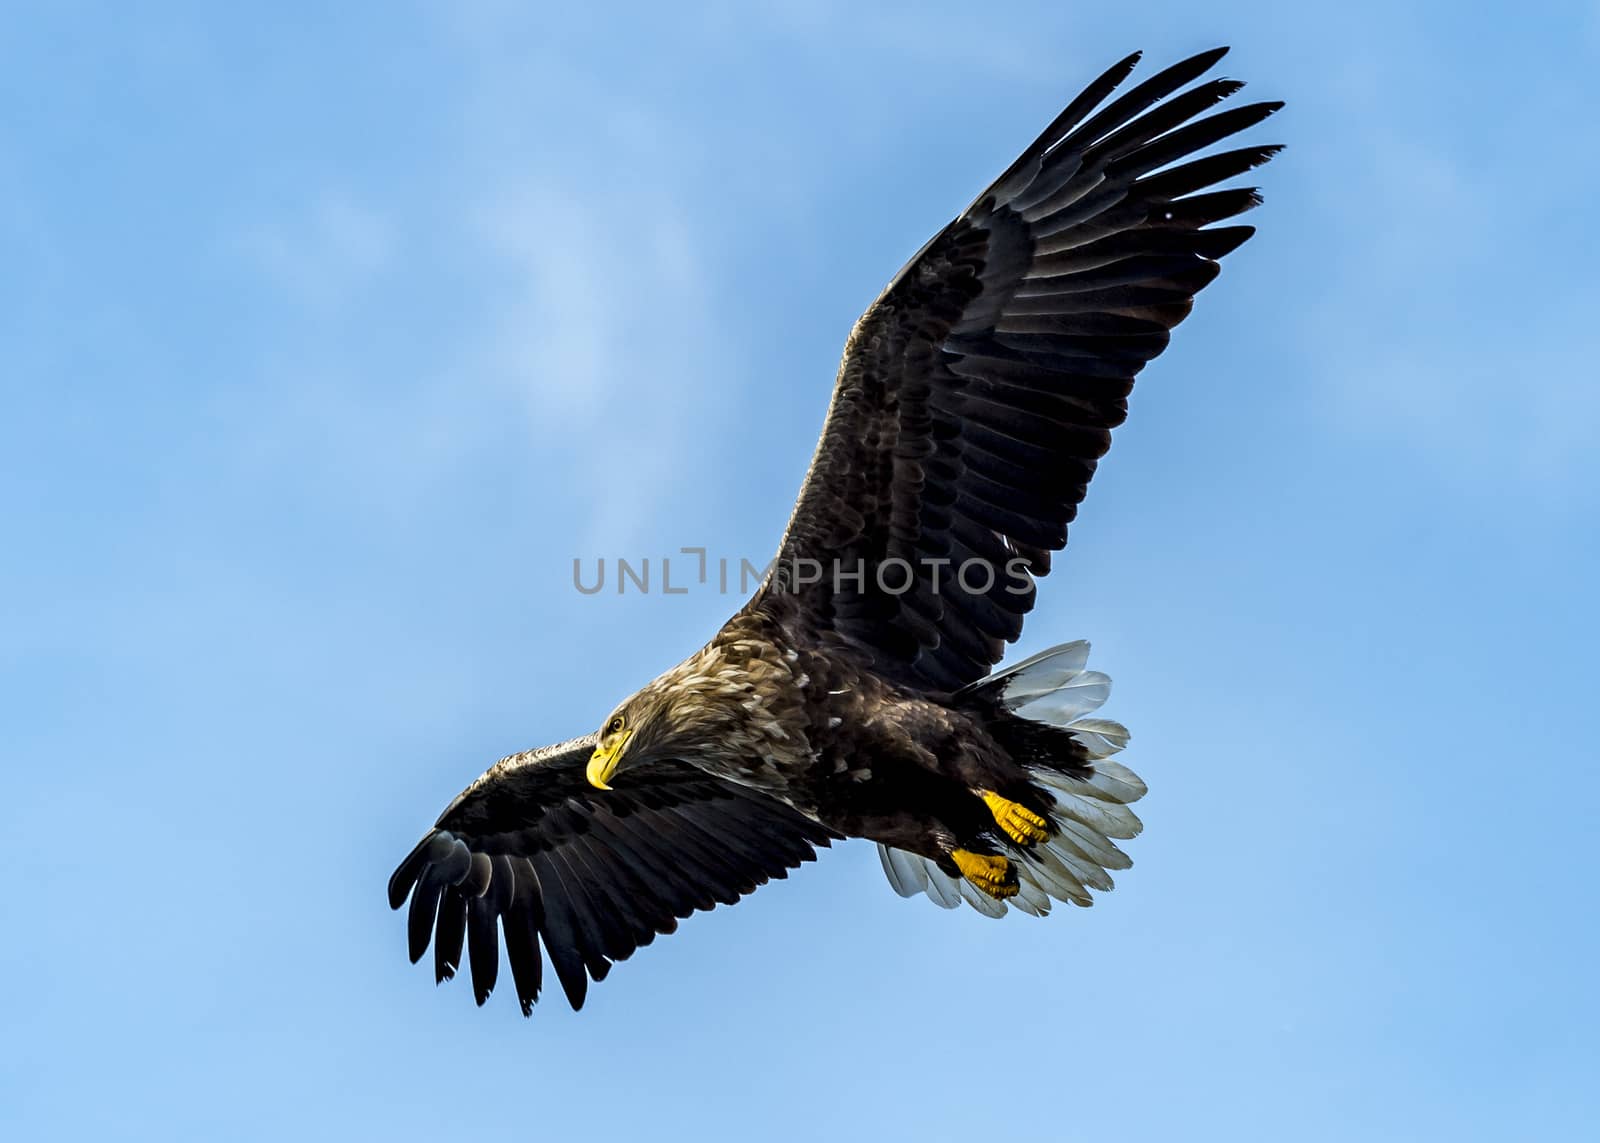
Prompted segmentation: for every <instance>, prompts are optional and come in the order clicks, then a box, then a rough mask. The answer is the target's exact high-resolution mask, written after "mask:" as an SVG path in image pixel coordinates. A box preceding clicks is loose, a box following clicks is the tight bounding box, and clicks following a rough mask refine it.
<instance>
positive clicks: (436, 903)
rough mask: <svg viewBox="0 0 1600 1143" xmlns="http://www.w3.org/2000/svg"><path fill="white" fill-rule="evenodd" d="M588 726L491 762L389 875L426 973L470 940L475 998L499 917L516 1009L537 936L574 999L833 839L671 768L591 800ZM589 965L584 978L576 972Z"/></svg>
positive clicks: (494, 959)
mask: <svg viewBox="0 0 1600 1143" xmlns="http://www.w3.org/2000/svg"><path fill="white" fill-rule="evenodd" d="M594 745H595V739H594V737H593V736H590V737H587V738H579V739H574V740H573V741H571V742H564V743H562V744H560V745H558V746H548V747H545V748H544V749H542V750H534V751H530V752H528V753H526V754H517V755H513V756H512V757H510V758H506V759H504V760H502V761H500V762H498V763H496V764H495V765H494V766H493V767H492V768H491V769H490V770H489V771H488V773H486V774H484V775H483V777H481V778H479V779H478V780H477V781H476V782H474V783H473V784H472V785H471V786H470V787H468V788H467V790H466V791H464V792H463V793H462V794H461V796H460V797H458V798H457V799H456V800H455V801H454V802H452V803H451V804H450V807H449V808H448V809H447V810H445V812H444V813H443V814H442V815H441V816H440V818H439V821H438V824H437V825H436V826H435V827H434V828H433V829H432V830H431V831H429V833H428V835H427V836H426V837H424V838H423V839H422V841H421V842H420V843H418V845H417V847H416V848H415V849H413V850H412V851H411V854H410V856H408V857H407V858H406V859H405V860H404V861H402V862H401V863H400V867H399V868H398V869H396V870H395V872H394V876H393V877H391V878H390V879H389V904H390V905H391V906H392V907H394V908H396V909H398V908H400V907H401V906H402V905H404V904H405V901H406V897H407V895H408V894H409V895H410V897H411V913H410V918H409V926H408V927H409V931H410V944H411V959H412V961H413V962H415V961H417V960H420V959H421V957H422V954H423V953H424V952H426V951H427V948H428V943H429V941H430V939H431V940H433V941H434V973H435V976H436V978H437V979H438V980H441V981H443V980H447V979H449V978H450V977H452V976H454V975H455V972H456V969H457V968H458V967H460V963H461V950H462V944H463V941H465V944H466V948H467V954H468V959H469V961H470V963H471V965H472V987H473V992H474V993H475V994H476V996H477V1000H478V1003H479V1004H482V1003H483V1002H484V1000H485V999H487V997H488V995H489V992H490V990H491V989H492V988H493V987H494V985H495V980H496V979H497V976H498V973H499V961H500V958H499V938H498V936H497V934H496V925H497V924H498V925H499V926H500V927H501V928H502V929H503V930H504V934H505V944H506V954H507V957H508V959H509V960H510V962H511V974H512V979H513V982H514V984H515V986H516V990H517V997H518V999H519V1000H521V1002H522V1011H523V1014H524V1015H526V1014H529V1013H531V1012H532V1010H533V1005H534V1002H535V1001H536V1000H537V999H538V997H539V990H540V984H541V977H542V975H543V968H542V961H541V959H540V955H539V943H540V941H543V943H544V949H545V952H547V953H548V954H549V956H550V962H551V964H552V965H553V966H554V967H555V972H556V978H557V979H558V980H559V981H560V982H561V987H562V990H563V991H564V992H565V993H566V996H567V1000H568V1002H569V1003H570V1004H571V1005H572V1007H573V1008H575V1009H576V1008H579V1007H581V1006H582V1005H583V999H584V995H585V993H586V991H587V989H588V978H589V977H593V978H594V979H595V980H596V981H599V980H603V979H605V976H606V973H608V972H609V971H610V969H611V964H612V962H613V961H619V960H623V959H625V958H627V957H628V956H630V955H632V953H633V950H634V949H636V948H638V947H639V946H641V945H647V944H649V943H650V942H651V941H652V940H654V939H655V936H656V934H657V933H670V932H672V931H673V930H674V929H675V928H677V926H678V919H679V918H680V917H687V916H688V915H689V914H690V913H692V912H694V911H695V910H696V909H711V908H713V907H715V906H716V905H717V904H718V903H722V904H727V905H731V904H734V903H735V902H737V901H738V900H739V898H740V897H742V896H743V895H744V894H746V893H750V892H753V891H754V890H755V889H756V887H757V886H759V885H763V884H765V883H766V882H767V880H768V879H769V878H773V877H786V876H788V871H789V870H790V869H793V868H795V867H796V866H798V865H800V863H801V862H804V861H810V860H812V859H813V858H814V857H815V856H816V850H815V848H814V847H816V846H819V845H827V844H828V843H829V840H830V839H831V838H832V837H833V836H834V835H833V834H832V833H831V832H830V831H829V830H827V829H826V828H824V827H822V826H819V825H817V824H816V823H815V822H813V821H811V820H809V819H808V818H805V817H802V816H801V815H799V814H798V813H796V812H794V811H793V810H791V809H789V808H788V807H787V806H785V805H783V804H781V803H779V802H776V801H773V800H772V799H771V798H768V797H765V796H764V795H762V794H759V793H756V792H754V791H752V790H747V789H743V788H741V787H739V786H735V785H732V784H731V783H727V782H722V781H719V780H717V779H716V778H711V777H708V776H707V775H705V774H703V773H701V772H700V771H697V770H695V769H694V768H692V767H690V766H684V765H677V764H670V765H664V766H659V767H649V768H644V769H641V770H639V771H636V772H632V773H630V774H629V775H628V783H627V785H626V786H619V787H618V788H617V789H615V790H612V791H609V792H607V793H604V794H601V793H600V792H599V791H598V790H596V789H595V788H594V787H592V786H590V785H589V783H588V782H587V781H586V780H585V778H584V765H585V763H586V762H587V760H588V758H589V754H590V752H591V751H592V750H593V749H594ZM585 973H587V976H586V975H585Z"/></svg>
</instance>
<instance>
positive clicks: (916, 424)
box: [750, 48, 1281, 689]
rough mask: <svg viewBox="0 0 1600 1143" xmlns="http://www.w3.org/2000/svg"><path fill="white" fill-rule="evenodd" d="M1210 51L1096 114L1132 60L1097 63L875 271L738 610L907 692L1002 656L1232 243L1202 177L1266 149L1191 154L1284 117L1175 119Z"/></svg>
mask: <svg viewBox="0 0 1600 1143" xmlns="http://www.w3.org/2000/svg"><path fill="white" fill-rule="evenodd" d="M1226 50H1227V49H1226V48H1220V49H1217V50H1215V51H1211V52H1206V53H1204V54H1202V55H1198V56H1195V57H1194V58H1192V59H1189V60H1186V61H1184V62H1183V63H1180V64H1177V65H1175V66H1173V67H1170V68H1168V69H1167V70H1166V71H1163V72H1161V73H1159V74H1157V75H1155V76H1153V77H1152V78H1150V79H1148V80H1146V81H1145V82H1143V83H1141V84H1139V85H1137V86H1135V87H1133V88H1131V89H1130V90H1128V91H1127V92H1126V93H1125V94H1123V95H1121V96H1120V97H1118V98H1116V99H1114V100H1112V101H1111V102H1110V103H1108V104H1107V105H1106V106H1105V107H1104V108H1102V109H1101V110H1099V111H1095V110H1094V109H1095V108H1096V107H1097V106H1098V105H1099V104H1100V103H1101V102H1102V101H1103V100H1104V99H1106V98H1107V97H1108V96H1109V95H1110V94H1111V92H1112V91H1113V89H1115V88H1116V87H1117V86H1118V85H1119V84H1120V83H1121V82H1122V81H1123V80H1124V79H1125V78H1127V76H1128V74H1129V73H1130V72H1131V71H1132V70H1133V67H1134V65H1135V63H1137V61H1138V58H1139V57H1138V56H1137V55H1133V56H1130V57H1128V58H1127V59H1125V60H1123V61H1122V62H1121V63H1119V64H1117V65H1116V66H1115V67H1113V68H1111V69H1110V70H1109V71H1107V72H1106V73H1105V74H1104V75H1102V76H1101V77H1100V78H1099V79H1097V80H1095V81H1094V83H1092V84H1090V85H1089V87H1088V88H1087V89H1085V91H1084V92H1083V93H1082V94H1081V95H1079V96H1078V97H1077V98H1076V99H1074V100H1073V101H1072V104H1071V105H1070V106H1069V107H1068V108H1067V109H1066V110H1065V111H1063V112H1062V113H1061V114H1060V115H1059V116H1058V117H1057V118H1056V120H1055V122H1053V123H1051V124H1050V126H1049V127H1048V128H1047V129H1046V130H1045V132H1044V134H1042V135H1041V136H1039V138H1038V140H1037V141H1035V142H1034V144H1033V145H1032V146H1031V147H1029V148H1028V149H1027V150H1026V151H1024V152H1023V154H1022V156H1021V157H1020V158H1018V159H1017V161H1016V162H1015V163H1013V164H1012V165H1011V167H1010V169H1009V170H1007V171H1006V172H1005V173H1004V174H1003V175H1001V176H1000V178H999V179H998V180H996V182H995V183H994V185H993V186H991V187H989V189H988V190H986V191H984V192H983V194H982V195H980V196H979V197H978V199H977V201H976V202H974V203H973V204H972V206H970V207H969V208H967V210H966V211H965V212H964V213H962V215H961V216H960V217H959V218H957V219H956V220H955V221H954V222H952V223H951V224H950V225H949V226H947V227H945V229H944V230H943V231H941V232H940V233H939V234H938V235H937V236H935V237H934V239H933V240H932V241H930V242H929V243H928V245H927V246H925V247H924V248H923V249H922V250H921V251H920V252H919V253H918V254H917V256H916V257H915V258H913V259H912V260H911V261H910V262H909V263H907V265H906V266H905V268H903V269H902V270H901V271H900V273H899V274H898V275H896V277H895V279H894V281H892V282H891V283H890V284H889V286H888V288H887V289H885V290H884V292H883V294H882V295H881V296H880V297H879V298H878V300H877V301H876V302H874V303H873V305H872V307H871V308H870V309H868V310H867V312H866V313H865V314H864V315H863V316H862V317H861V320H860V321H859V322H857V323H856V327H855V329H854V330H853V331H852V332H851V335H850V339H849V342H848V344H847V345H846V347H845V354H844V360H843V363H842V365H841V366H840V370H839V378H838V382H837V384H836V386H835V388H834V394H833V402H832V405H831V407H830V408H829V412H828V419H827V423H826V425H825V427H824V429H823V433H822V440H821V442H820V443H819V444H818V446H817V451H816V455H815V457H814V458H813V460H812V464H811V470H810V472H809V473H808V474H807V476H806V481H805V485H804V486H803V488H802V489H801V493H800V498H799V501H798V503H797V504H796V506H795V511H794V516H793V517H792V518H791V520H790V522H789V528H788V531H787V533H786V534H785V536H784V541H783V544H782V546H781V548H780V550H779V554H778V558H777V561H776V563H775V564H774V567H773V571H772V572H771V573H770V574H769V576H768V579H767V581H766V583H765V584H764V585H763V587H762V590H761V591H760V592H758V593H757V595H756V597H755V599H753V600H752V601H751V604H750V606H752V607H756V606H760V605H761V604H762V602H763V601H764V600H767V599H770V598H771V596H772V595H774V594H780V593H781V594H792V595H794V596H796V597H797V598H798V601H799V604H800V607H801V608H802V612H803V614H804V616H805V622H807V623H809V624H810V625H811V626H812V627H813V629H815V630H816V631H818V632H819V633H820V632H831V633H832V634H833V635H834V636H835V637H837V638H839V639H842V640H843V641H845V642H847V643H853V644H854V645H856V646H857V647H859V648H860V649H862V650H863V651H864V652H866V653H867V654H869V655H871V657H872V659H873V661H874V664H875V666H876V668H877V669H878V670H880V671H882V672H884V673H885V674H889V675H891V676H894V677H897V678H899V679H901V680H902V681H904V682H907V683H911V684H914V685H921V686H924V687H933V688H937V689H954V688H956V687H959V686H961V685H964V684H966V683H969V682H972V681H973V680H974V679H977V678H980V677H982V676H983V675H984V674H986V673H987V672H988V670H989V668H990V667H991V666H992V665H993V664H994V663H997V662H998V661H999V660H1000V657H1001V655H1002V653H1003V652H1004V647H1005V643H1006V642H1008V641H1010V640H1013V639H1015V638H1016V637H1017V636H1018V634H1020V632H1021V630H1022V619H1023V616H1024V615H1025V614H1026V613H1027V612H1028V611H1029V610H1030V609H1031V608H1032V606H1033V600H1034V585H1033V577H1036V576H1040V575H1043V574H1045V573H1046V572H1048V571H1049V568H1050V553H1051V552H1052V551H1057V550H1059V549H1061V548H1062V547H1064V546H1065V545H1066V542H1067V524H1068V522H1069V521H1071V520H1072V519H1073V517H1074V515H1075V514H1076V511H1077V506H1078V504H1079V502H1080V501H1081V500H1082V499H1083V497H1084V493H1085V492H1086V490H1087V488H1088V484H1089V480H1090V478H1091V477H1092V476H1093V475H1094V470H1095V465H1096V463H1097V462H1098V461H1099V459H1100V457H1101V456H1103V455H1104V454H1105V452H1106V450H1107V449H1108V448H1109V447H1110V444H1111V430H1112V429H1113V428H1114V427H1116V426H1117V425H1119V424H1121V423H1122V421H1123V419H1124V418H1125V417H1126V415H1127V409H1128V406H1127V398H1128V393H1129V391H1130V390H1131V389H1132V387H1133V379H1134V376H1135V374H1137V373H1138V372H1139V370H1140V369H1142V368H1143V367H1144V365H1145V363H1146V362H1147V361H1149V360H1150V359H1151V358H1153V357H1155V356H1156V355H1157V354H1159V353H1160V352H1161V351H1162V350H1163V349H1165V348H1166V345H1167V339H1168V332H1169V331H1170V330H1171V329H1172V327H1173V326H1175V325H1177V324H1178V323H1179V322H1180V321H1182V320H1183V319H1184V317H1186V316H1187V315H1188V313H1189V309H1190V307H1191V306H1192V304H1193V302H1194V296H1195V294H1196V293H1197V292H1198V291H1199V290H1200V289H1201V288H1203V287H1204V286H1205V285H1206V284H1207V283H1208V282H1210V281H1211V280H1212V279H1213V278H1215V277H1216V275H1217V272H1218V268H1219V267H1218V264H1217V259H1219V258H1221V257H1222V256H1223V255H1225V254H1227V253H1229V252H1230V251H1232V250H1234V249H1236V248H1237V247H1238V246H1239V245H1240V244H1241V243H1242V242H1244V241H1245V239H1247V238H1248V237H1250V235H1251V234H1252V233H1253V228H1252V227H1248V226H1213V225H1211V224H1213V223H1216V222H1219V221H1221V220H1223V219H1228V218H1232V217H1233V216H1235V215H1237V214H1239V213H1241V212H1242V211H1245V210H1248V209H1250V208H1251V207H1253V206H1255V205H1256V204H1257V203H1258V202H1259V201H1260V198H1259V196H1258V195H1257V193H1256V191H1255V190H1254V189H1253V188H1240V189H1229V190H1208V189H1207V188H1210V187H1213V186H1214V185H1215V184H1217V183H1219V182H1222V181H1224V180H1227V179H1230V178H1232V177H1234V176H1236V175H1239V174H1242V173H1243V172H1245V171H1248V170H1250V169H1251V168H1253V167H1255V166H1258V165H1259V164H1261V163H1263V162H1265V161H1266V160H1267V159H1268V158H1270V157H1271V156H1272V155H1273V154H1274V153H1275V152H1276V151H1277V150H1278V149H1279V148H1277V147H1272V146H1252V147H1245V148H1242V149H1238V150H1229V151H1226V152H1223V153H1220V154H1213V155H1210V156H1208V157H1204V158H1194V157H1193V156H1194V155H1195V153H1196V152H1198V151H1201V150H1203V149H1204V148H1207V147H1209V146H1211V145H1212V144H1215V143H1217V142H1219V141H1221V140H1223V139H1226V138H1228V137H1229V136H1231V135H1233V134H1234V133H1235V132H1238V131H1241V130H1243V129H1245V128H1247V127H1250V126H1252V125H1254V124H1256V123H1259V122H1260V121H1261V120H1262V119H1265V118H1266V117H1267V116H1268V115H1270V114H1271V113H1272V112H1273V111H1275V110H1277V108H1278V107H1280V106H1281V104H1278V103H1255V104H1250V105H1248V106H1243V107H1237V108H1234V109H1232V110H1226V111H1221V112H1218V113H1216V114H1214V115H1210V116H1207V117H1204V118H1196V117H1197V116H1199V115H1200V114H1201V113H1202V112H1204V111H1205V110H1206V109H1208V108H1210V107H1211V106H1212V105H1214V104H1216V103H1217V102H1219V101H1221V100H1223V99H1225V98H1227V97H1228V96H1230V95H1232V94H1234V93H1235V92H1236V91H1238V90H1239V88H1240V87H1242V86H1243V85H1242V84H1240V83H1237V82H1235V81H1233V80H1227V79H1217V80H1211V81H1209V82H1207V83H1203V84H1200V85H1198V86H1196V87H1194V88H1192V89H1191V90H1188V91H1185V92H1183V93H1182V94H1174V93H1176V92H1178V91H1179V89H1180V88H1182V87H1184V85H1186V84H1189V83H1190V82H1191V81H1193V80H1195V79H1197V78H1199V77H1200V76H1201V75H1202V74H1203V73H1204V72H1205V71H1207V70H1208V69H1210V67H1211V66H1212V65H1213V64H1215V63H1216V62H1217V60H1219V59H1220V58H1221V57H1222V55H1223V54H1224V52H1226ZM1174 164H1176V165H1174ZM963 569H964V570H965V572H966V574H965V575H960V573H961V572H962V571H963ZM958 577H959V578H958Z"/></svg>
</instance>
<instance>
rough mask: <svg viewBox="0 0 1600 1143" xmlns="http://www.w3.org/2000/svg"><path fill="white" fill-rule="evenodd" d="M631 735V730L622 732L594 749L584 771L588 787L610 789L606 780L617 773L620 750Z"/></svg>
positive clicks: (620, 755)
mask: <svg viewBox="0 0 1600 1143" xmlns="http://www.w3.org/2000/svg"><path fill="white" fill-rule="evenodd" d="M632 733H633V732H632V731H631V730H624V731H622V732H621V733H619V734H615V735H613V736H612V737H611V738H608V739H607V740H606V741H604V742H602V743H601V744H600V745H599V746H596V747H595V748H594V753H593V754H591V755H589V767H588V769H587V770H585V771H584V776H585V777H587V778H588V779H589V785H591V786H593V787H594V788H595V789H597V790H609V789H611V787H610V786H608V785H606V779H607V778H609V777H611V775H613V774H615V773H616V772H617V759H619V758H621V757H622V748H623V747H624V746H626V745H627V744H628V739H629V737H630V736H631V735H632Z"/></svg>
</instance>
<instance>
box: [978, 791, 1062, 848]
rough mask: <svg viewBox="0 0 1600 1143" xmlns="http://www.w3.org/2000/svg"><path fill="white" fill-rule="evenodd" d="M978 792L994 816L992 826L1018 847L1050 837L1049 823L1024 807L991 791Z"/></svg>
mask: <svg viewBox="0 0 1600 1143" xmlns="http://www.w3.org/2000/svg"><path fill="white" fill-rule="evenodd" d="M980 792H981V793H982V795H983V801H984V804H985V805H986V806H988V807H989V812H990V813H991V814H993V815H994V824H995V825H997V826H999V827H1000V828H1001V829H1003V830H1004V831H1005V833H1006V836H1007V837H1009V838H1010V839H1011V840H1012V841H1014V842H1016V843H1017V844H1018V845H1032V844H1033V843H1034V842H1036V841H1043V840H1044V839H1045V838H1047V837H1049V836H1050V823H1049V822H1047V821H1045V820H1044V819H1043V818H1041V817H1040V816H1039V815H1038V814H1036V813H1034V812H1033V811H1032V810H1030V809H1028V808H1027V807H1026V806H1021V805H1018V804H1017V803H1016V802H1013V801H1012V800H1011V799H1010V798H1002V797H1001V796H1000V795H999V794H997V793H995V792H994V791H993V790H983V791H980Z"/></svg>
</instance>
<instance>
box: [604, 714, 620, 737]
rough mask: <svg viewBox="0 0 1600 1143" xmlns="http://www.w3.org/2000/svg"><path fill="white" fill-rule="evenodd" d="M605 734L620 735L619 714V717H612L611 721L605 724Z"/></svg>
mask: <svg viewBox="0 0 1600 1143" xmlns="http://www.w3.org/2000/svg"><path fill="white" fill-rule="evenodd" d="M606 733H607V734H621V733H622V716H621V715H620V714H619V715H614V716H613V717H612V719H611V721H610V722H608V723H606Z"/></svg>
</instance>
